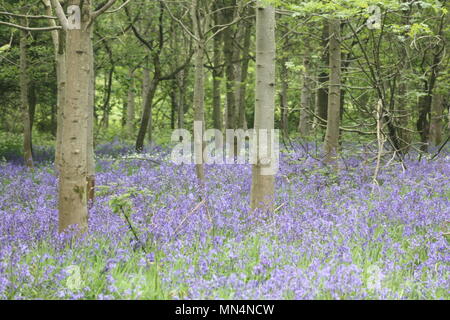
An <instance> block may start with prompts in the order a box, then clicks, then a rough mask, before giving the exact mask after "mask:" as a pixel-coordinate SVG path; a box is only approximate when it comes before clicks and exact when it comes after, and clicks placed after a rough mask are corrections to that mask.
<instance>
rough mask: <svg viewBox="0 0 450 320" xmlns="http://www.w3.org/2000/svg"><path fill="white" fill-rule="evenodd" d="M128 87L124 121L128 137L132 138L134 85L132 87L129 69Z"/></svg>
mask: <svg viewBox="0 0 450 320" xmlns="http://www.w3.org/2000/svg"><path fill="white" fill-rule="evenodd" d="M128 77H129V79H130V80H129V87H128V98H127V120H126V130H127V133H128V137H132V136H134V114H135V111H134V109H135V93H134V90H135V85H134V71H133V70H132V69H131V68H130V70H129V73H128Z"/></svg>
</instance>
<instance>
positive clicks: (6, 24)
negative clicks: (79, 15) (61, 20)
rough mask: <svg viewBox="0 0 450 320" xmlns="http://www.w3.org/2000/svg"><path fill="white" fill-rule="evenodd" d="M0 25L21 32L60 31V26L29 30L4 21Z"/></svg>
mask: <svg viewBox="0 0 450 320" xmlns="http://www.w3.org/2000/svg"><path fill="white" fill-rule="evenodd" d="M0 25H5V26H9V27H13V28H16V29H19V30H23V31H52V30H59V29H62V27H60V26H55V27H42V28H29V27H24V26H21V25H18V24H14V23H9V22H4V21H0Z"/></svg>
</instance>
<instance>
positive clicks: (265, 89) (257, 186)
mask: <svg viewBox="0 0 450 320" xmlns="http://www.w3.org/2000/svg"><path fill="white" fill-rule="evenodd" d="M255 95H256V99H255V124H254V127H255V130H256V133H257V135H258V139H257V141H258V142H257V146H258V153H257V161H256V164H254V165H253V167H252V187H251V196H250V205H251V207H252V209H256V208H261V209H267V210H269V211H272V209H273V201H274V192H275V191H274V188H275V186H274V185H275V176H274V174H267V173H268V172H264V171H263V170H265V171H267V169H268V166H267V164H263V162H262V158H261V154H260V150H261V149H260V148H261V146H260V145H259V132H260V131H259V130H260V129H266V130H269V131H270V130H272V129H273V128H274V111H275V9H274V8H273V7H272V6H270V5H269V6H264V5H263V4H262V2H259V1H258V2H257V8H256V92H255ZM269 141H270V139H269ZM270 147H271V148H273V147H274V146H270ZM272 160H273V159H272ZM269 167H270V165H269Z"/></svg>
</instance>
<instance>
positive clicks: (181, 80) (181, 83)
mask: <svg viewBox="0 0 450 320" xmlns="http://www.w3.org/2000/svg"><path fill="white" fill-rule="evenodd" d="M186 73H187V70H181V71H180V72H179V73H178V74H177V75H176V79H177V82H178V95H179V97H180V100H179V101H178V129H183V128H184V111H185V110H184V100H185V94H186V82H187V81H186ZM182 140H183V138H182V136H180V141H182Z"/></svg>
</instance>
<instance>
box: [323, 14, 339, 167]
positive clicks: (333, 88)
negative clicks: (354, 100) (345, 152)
mask: <svg viewBox="0 0 450 320" xmlns="http://www.w3.org/2000/svg"><path fill="white" fill-rule="evenodd" d="M329 33H330V35H331V37H330V44H329V48H330V49H329V50H330V64H329V65H330V83H329V86H328V117H327V131H326V136H325V161H326V162H331V161H334V160H336V157H337V152H338V147H339V122H340V116H339V113H340V101H341V99H340V95H341V47H340V33H341V32H340V22H339V20H338V19H331V20H330V22H329Z"/></svg>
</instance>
